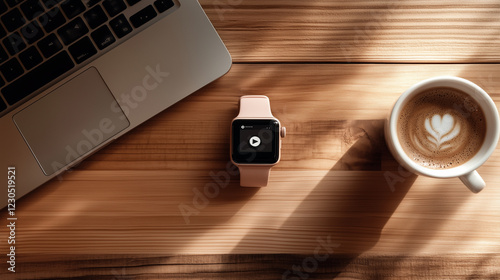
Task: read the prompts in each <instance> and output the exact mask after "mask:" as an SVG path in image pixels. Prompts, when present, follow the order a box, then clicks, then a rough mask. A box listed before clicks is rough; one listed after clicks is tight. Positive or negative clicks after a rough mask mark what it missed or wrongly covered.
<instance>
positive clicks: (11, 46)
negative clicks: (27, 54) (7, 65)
mask: <svg viewBox="0 0 500 280" xmlns="http://www.w3.org/2000/svg"><path fill="white" fill-rule="evenodd" d="M2 42H3V45H4V46H5V49H7V51H8V52H9V54H10V55H15V54H16V53H18V52H20V51H22V50H24V49H25V48H26V44H25V43H24V40H23V38H21V35H19V33H18V32H14V33H12V34H10V35H9V36H8V37H6V38H5V39H3V41H2Z"/></svg>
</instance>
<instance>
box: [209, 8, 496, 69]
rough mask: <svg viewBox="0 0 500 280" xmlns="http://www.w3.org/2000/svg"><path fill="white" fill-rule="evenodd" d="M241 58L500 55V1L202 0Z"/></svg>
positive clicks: (469, 58)
mask: <svg viewBox="0 0 500 280" xmlns="http://www.w3.org/2000/svg"><path fill="white" fill-rule="evenodd" d="M200 3H201V4H202V6H203V8H204V9H205V10H206V12H207V14H208V16H209V18H210V19H211V20H212V22H213V24H214V26H215V27H216V29H217V31H218V32H219V33H220V36H221V38H222V39H223V41H224V42H225V43H226V45H227V47H228V49H229V51H230V52H231V55H232V57H233V59H234V61H235V62H269V61H276V62H290V61H294V62H304V61H307V62H342V63H349V62H394V63H401V62H404V63H407V62H413V63H425V62H434V63H437V62H439V63H441V62H446V63H464V62H469V63H478V62H499V61H500V54H499V52H498V48H497V46H498V45H499V44H500V37H499V30H500V29H499V28H500V17H498V14H500V3H499V2H498V1H495V0H480V1H477V0H474V1H472V0H466V1H430V0H423V1H392V0H383V1H371V0H356V1H338V0H337V1H331V0H310V1H302V0H275V1H265V0H201V1H200Z"/></svg>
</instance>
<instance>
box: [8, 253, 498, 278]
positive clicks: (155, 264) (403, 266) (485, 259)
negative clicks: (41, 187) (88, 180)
mask: <svg viewBox="0 0 500 280" xmlns="http://www.w3.org/2000/svg"><path fill="white" fill-rule="evenodd" d="M318 257H319V258H318ZM23 263H24V265H23V267H21V268H20V270H19V271H18V272H16V275H15V276H16V278H15V279H35V278H36V279H102V280H106V279H109V280H128V279H151V280H152V279H214V280H220V279H231V280H234V279H260V280H264V279H269V280H276V279H284V280H292V279H293V280H296V279H324V280H330V279H351V280H352V279H360V280H366V279H390V280H395V279H398V280H403V279H430V280H434V279H435V280H443V279H484V280H487V279H490V280H494V279H498V278H499V277H500V257H499V256H498V255H494V254H484V255H481V254H473V255H449V254H447V255H441V256H410V255H396V256H389V255H384V256H371V255H362V256H351V255H337V254H328V253H322V254H321V255H316V257H315V255H314V254H311V255H284V254H280V255H269V254H267V255H197V256H191V255H189V256H186V255H183V256H165V255H160V256H157V255H132V256H131V255H100V256H96V255H76V256H72V257H71V259H68V258H67V256H64V255H54V256H53V255H47V256H46V257H44V258H43V259H42V258H40V256H38V257H36V256H27V257H26V258H23ZM54 264H55V265H54ZM12 279H14V278H12Z"/></svg>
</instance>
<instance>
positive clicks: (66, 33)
mask: <svg viewBox="0 0 500 280" xmlns="http://www.w3.org/2000/svg"><path fill="white" fill-rule="evenodd" d="M87 32H89V29H88V28H87V26H86V25H85V23H84V22H83V20H82V19H81V18H80V17H77V18H76V19H74V20H72V21H70V22H69V23H68V24H66V25H65V26H63V27H61V28H59V30H57V34H59V36H61V39H62V41H63V43H64V44H65V45H69V44H71V43H73V42H74V41H76V40H78V39H79V38H80V37H82V36H83V35H85V34H86V33H87Z"/></svg>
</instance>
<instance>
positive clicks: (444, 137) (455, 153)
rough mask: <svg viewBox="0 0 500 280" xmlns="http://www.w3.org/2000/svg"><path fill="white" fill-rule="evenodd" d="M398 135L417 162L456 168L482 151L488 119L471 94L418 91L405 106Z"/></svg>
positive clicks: (433, 90) (398, 126) (451, 91)
mask: <svg viewBox="0 0 500 280" xmlns="http://www.w3.org/2000/svg"><path fill="white" fill-rule="evenodd" d="M397 134H398V138H399V142H400V143H401V146H402V147H403V150H404V151H405V153H406V154H407V155H408V156H409V157H410V158H411V159H412V160H413V161H414V162H416V163H417V164H419V165H421V166H424V167H427V168H432V169H446V168H453V167H456V166H459V165H461V164H463V163H465V162H467V161H468V160H469V159H471V158H472V157H473V156H474V155H475V154H476V153H477V152H478V151H479V149H480V148H481V146H482V144H483V142H484V139H485V135H486V119H485V117H484V113H483V111H482V109H481V107H480V106H479V104H478V103H477V102H476V101H475V100H474V99H473V98H472V97H470V96H469V95H468V94H466V93H464V92H462V91H460V90H457V89H453V88H448V87H436V88H431V89H427V90H424V91H423V92H420V93H418V94H416V95H415V96H414V97H413V98H411V99H410V100H409V101H408V102H407V103H406V104H405V105H404V106H403V107H402V110H401V113H400V115H399V120H398V122H397Z"/></svg>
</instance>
